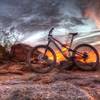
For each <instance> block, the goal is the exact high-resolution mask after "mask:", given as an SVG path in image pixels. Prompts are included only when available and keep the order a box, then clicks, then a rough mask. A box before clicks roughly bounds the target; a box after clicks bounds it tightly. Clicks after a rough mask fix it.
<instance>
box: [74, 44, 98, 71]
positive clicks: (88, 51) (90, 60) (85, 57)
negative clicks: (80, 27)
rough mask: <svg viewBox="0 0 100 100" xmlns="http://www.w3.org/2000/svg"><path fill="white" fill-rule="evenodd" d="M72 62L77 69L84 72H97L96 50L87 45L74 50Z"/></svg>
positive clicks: (81, 45)
mask: <svg viewBox="0 0 100 100" xmlns="http://www.w3.org/2000/svg"><path fill="white" fill-rule="evenodd" d="M73 56H74V58H75V59H74V62H75V64H76V66H77V67H78V68H80V69H81V70H85V71H93V70H97V68H98V64H99V54H98V52H97V50H96V49H95V48H94V47H93V46H91V45H88V44H80V45H78V46H77V47H75V49H74V53H73Z"/></svg>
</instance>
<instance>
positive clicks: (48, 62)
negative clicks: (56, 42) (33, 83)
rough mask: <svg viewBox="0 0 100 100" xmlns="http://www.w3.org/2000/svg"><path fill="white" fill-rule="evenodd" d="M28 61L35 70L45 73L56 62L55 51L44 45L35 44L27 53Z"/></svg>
mask: <svg viewBox="0 0 100 100" xmlns="http://www.w3.org/2000/svg"><path fill="white" fill-rule="evenodd" d="M46 49H47V51H46ZM28 63H29V65H30V66H31V68H32V69H33V70H34V71H35V72H37V73H47V72H49V71H51V70H52V68H53V67H54V65H55V63H56V55H55V52H54V51H53V49H51V48H50V47H46V45H39V46H36V47H35V48H33V49H32V50H31V52H30V53H29V55H28Z"/></svg>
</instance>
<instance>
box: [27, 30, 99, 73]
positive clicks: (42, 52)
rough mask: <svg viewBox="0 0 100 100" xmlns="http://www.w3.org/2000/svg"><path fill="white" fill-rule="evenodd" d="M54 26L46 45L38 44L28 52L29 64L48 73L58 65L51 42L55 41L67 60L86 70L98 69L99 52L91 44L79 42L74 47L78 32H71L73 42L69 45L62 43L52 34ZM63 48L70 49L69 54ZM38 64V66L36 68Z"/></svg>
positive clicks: (36, 70)
mask: <svg viewBox="0 0 100 100" xmlns="http://www.w3.org/2000/svg"><path fill="white" fill-rule="evenodd" d="M53 30H54V28H52V29H51V30H50V31H49V34H48V43H47V44H46V45H38V46H36V47H34V48H33V49H32V50H31V51H30V52H29V54H28V64H29V66H31V67H32V66H33V70H34V71H35V72H38V73H46V72H49V71H51V70H52V69H53V67H54V66H55V65H56V60H57V58H56V53H55V50H54V49H52V48H51V47H50V43H53V44H54V45H55V47H56V48H57V49H58V50H59V51H60V52H61V54H62V55H63V57H64V58H65V60H67V61H69V62H72V64H74V66H75V65H76V66H77V67H78V68H79V69H82V70H85V71H91V70H96V69H97V68H98V64H99V54H98V52H97V50H96V49H95V48H94V47H93V46H91V45H89V44H79V45H77V46H76V47H75V48H74V49H72V43H73V40H74V37H75V36H76V35H78V33H69V35H71V37H72V38H71V42H70V44H69V45H67V44H63V43H61V42H60V41H59V40H58V39H56V38H54V37H53V35H52V31H53ZM62 47H63V48H66V50H68V53H67V55H65V54H64V52H63V50H62ZM35 64H37V66H38V67H35V68H34V65H35Z"/></svg>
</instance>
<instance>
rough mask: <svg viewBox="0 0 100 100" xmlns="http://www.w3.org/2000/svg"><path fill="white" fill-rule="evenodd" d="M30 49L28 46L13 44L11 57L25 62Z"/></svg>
mask: <svg viewBox="0 0 100 100" xmlns="http://www.w3.org/2000/svg"><path fill="white" fill-rule="evenodd" d="M30 49H32V47H31V46H29V45H26V44H15V45H13V46H12V47H11V54H12V57H13V58H14V59H16V60H19V61H26V59H27V55H28V53H29V51H30Z"/></svg>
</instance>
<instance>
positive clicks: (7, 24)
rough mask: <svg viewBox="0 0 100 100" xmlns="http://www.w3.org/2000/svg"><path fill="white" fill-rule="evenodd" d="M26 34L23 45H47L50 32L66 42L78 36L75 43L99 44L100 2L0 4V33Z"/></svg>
mask: <svg viewBox="0 0 100 100" xmlns="http://www.w3.org/2000/svg"><path fill="white" fill-rule="evenodd" d="M11 27H14V28H15V30H16V32H19V33H22V34H24V37H23V38H22V39H21V42H24V43H27V44H32V45H33V44H38V43H42V42H43V43H44V41H46V38H47V34H48V31H49V29H50V28H51V27H55V30H54V32H53V34H54V36H55V37H57V38H59V37H60V40H65V39H66V38H65V37H66V36H67V35H68V33H69V32H79V35H78V36H77V37H76V39H75V43H81V42H85V43H90V44H92V45H99V44H100V32H99V29H100V0H0V29H5V30H9V29H10V28H11Z"/></svg>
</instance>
